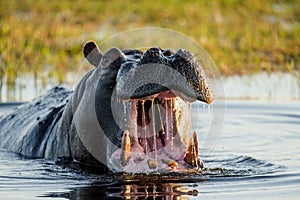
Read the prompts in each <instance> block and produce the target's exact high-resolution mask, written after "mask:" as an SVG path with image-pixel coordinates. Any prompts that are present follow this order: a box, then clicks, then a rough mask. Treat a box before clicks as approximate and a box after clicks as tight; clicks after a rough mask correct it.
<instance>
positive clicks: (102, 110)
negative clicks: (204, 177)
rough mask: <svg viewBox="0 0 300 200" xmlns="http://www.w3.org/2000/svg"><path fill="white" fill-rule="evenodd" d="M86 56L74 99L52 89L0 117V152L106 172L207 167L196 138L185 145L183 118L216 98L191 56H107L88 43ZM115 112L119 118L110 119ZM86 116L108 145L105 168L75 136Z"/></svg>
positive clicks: (156, 51) (103, 148) (153, 52)
mask: <svg viewBox="0 0 300 200" xmlns="http://www.w3.org/2000/svg"><path fill="white" fill-rule="evenodd" d="M83 54H84V57H85V58H86V59H87V61H88V62H89V63H90V64H92V65H93V66H94V67H95V68H94V69H92V70H91V71H89V72H88V73H87V74H86V75H85V76H84V77H83V78H82V80H81V81H80V82H79V84H78V85H77V87H76V88H75V89H74V91H69V90H67V89H65V88H63V87H55V88H53V89H51V90H49V91H48V92H47V93H46V94H45V95H43V96H41V97H39V98H36V99H34V100H33V101H31V102H28V103H25V104H23V105H21V106H19V107H17V108H16V109H14V110H13V111H12V112H11V113H9V114H7V115H4V116H1V117H0V138H1V140H0V148H2V149H6V150H8V151H11V152H15V153H18V154H20V155H22V156H25V157H29V158H46V159H58V158H68V159H70V160H76V161H79V162H81V163H83V164H87V165H95V166H97V167H99V168H103V169H107V166H108V168H109V170H111V171H125V172H148V171H153V170H159V169H162V168H168V169H174V168H176V167H177V168H178V169H182V167H184V168H189V167H190V168H199V167H203V163H202V162H201V161H200V159H198V141H197V137H196V136H197V135H196V133H194V134H192V137H191V138H188V135H189V134H188V132H189V131H190V130H189V123H190V118H187V117H186V116H184V114H182V113H185V110H184V109H185V108H188V107H189V106H187V107H185V106H184V105H186V104H189V102H193V101H195V100H198V101H203V102H205V103H207V104H210V103H211V102H212V95H211V93H210V90H209V88H208V85H207V83H206V80H205V75H204V72H203V70H202V68H201V66H200V65H199V63H198V62H197V61H196V60H195V58H194V56H193V54H192V53H190V52H188V51H186V50H183V49H179V50H177V51H176V52H174V51H173V50H162V49H160V48H150V49H148V50H146V51H145V52H144V53H143V52H142V51H140V50H130V49H128V50H120V49H118V48H111V49H109V50H108V51H106V52H105V53H104V54H103V53H101V52H100V50H99V48H98V47H97V45H96V44H95V43H94V42H93V41H90V42H87V43H86V44H85V46H84V47H83ZM182 105H183V106H182ZM116 108H117V109H118V111H117V113H121V114H120V116H119V115H118V114H117V115H116V114H115V112H114V111H113V110H114V109H116ZM89 109H90V110H94V112H95V117H96V118H97V119H96V121H97V123H98V124H99V125H100V127H101V130H102V131H103V132H104V134H105V136H106V137H107V138H108V140H99V141H96V143H99V144H98V145H99V148H100V151H99V154H103V155H100V157H102V158H103V157H104V158H105V159H104V160H101V162H100V161H99V159H96V158H95V155H94V154H93V153H90V151H89V150H88V148H87V146H86V145H84V144H83V142H82V138H81V137H80V134H79V133H78V132H79V129H80V127H78V119H80V122H81V120H82V121H83V122H82V123H83V124H85V123H86V124H88V123H89V122H90V121H93V120H89V119H90V117H92V114H91V113H89V111H88V110H89ZM122 112H123V114H124V112H125V113H126V114H124V115H122ZM124 117H125V118H126V117H127V118H128V120H127V121H126V123H125V122H124V120H123V122H121V125H120V122H119V121H120V120H119V118H122V119H124ZM84 120H88V121H86V122H85V121H84ZM121 121H122V120H121ZM122 123H123V124H122ZM124 123H125V124H124ZM92 127H93V126H90V128H92ZM145 127H147V131H146V130H145ZM149 127H152V128H149ZM171 129H172V130H171ZM142 134H145V137H143V136H142ZM149 134H150V135H149ZM151 134H153V135H151ZM146 135H147V137H146ZM170 138H173V139H174V138H175V139H174V140H172V141H171V140H170ZM107 141H110V142H107ZM93 142H94V141H93ZM171 143H172V145H170V144H171ZM111 146H113V147H111ZM154 152H155V153H154ZM154 154H155V155H154ZM153 156H154V157H153ZM96 157H97V156H96ZM103 163H104V164H103ZM139 170H140V171H139Z"/></svg>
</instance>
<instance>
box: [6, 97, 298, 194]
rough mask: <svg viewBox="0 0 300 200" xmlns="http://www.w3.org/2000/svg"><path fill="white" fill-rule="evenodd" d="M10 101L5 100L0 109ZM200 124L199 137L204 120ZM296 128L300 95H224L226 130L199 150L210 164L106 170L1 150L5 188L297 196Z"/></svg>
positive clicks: (198, 108) (38, 191) (37, 191)
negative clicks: (189, 168)
mask: <svg viewBox="0 0 300 200" xmlns="http://www.w3.org/2000/svg"><path fill="white" fill-rule="evenodd" d="M13 106H14V105H10V106H9V107H4V106H3V105H2V106H0V114H3V112H4V111H7V110H9V108H12V107H13ZM203 109H204V108H203V106H202V105H201V104H198V105H194V106H193V114H194V116H197V115H195V114H197V113H199V112H201V113H203ZM207 113H209V112H207ZM204 115H205V114H204ZM200 118H201V120H202V119H203V117H201V116H200V117H199V119H200ZM204 118H205V117H204ZM195 120H197V119H195ZM197 124H199V127H198V129H199V131H200V132H199V133H198V134H200V138H201V130H203V131H204V130H205V126H203V125H201V123H197ZM203 124H204V125H205V123H203ZM196 128H197V127H196ZM299 130H300V102H299V101H289V102H286V101H285V102H278V101H277V102H270V101H265V102H263V101H245V100H238V101H234V100H231V101H226V118H225V122H224V126H223V132H222V135H221V136H220V137H219V139H218V141H217V144H216V146H215V147H214V148H213V150H212V151H205V149H202V151H201V152H202V153H203V152H206V153H205V155H202V156H201V155H200V157H202V159H203V160H204V162H205V167H206V168H205V169H204V170H203V171H202V172H199V173H193V174H186V173H171V174H164V175H161V174H154V175H148V176H145V175H124V174H106V175H101V174H100V173H99V172H97V171H93V170H90V169H89V170H86V169H80V168H79V167H78V166H77V164H76V163H73V164H72V165H70V164H65V162H64V161H60V162H56V161H52V160H44V159H26V158H22V157H20V156H18V155H15V154H13V153H9V152H6V151H0V196H1V199H144V198H145V197H147V198H146V199H213V198H215V199H261V198H264V199H283V198H284V199H298V197H299V196H300V148H299V144H300V131H299ZM207 152H208V153H207Z"/></svg>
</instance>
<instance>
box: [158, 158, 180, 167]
mask: <svg viewBox="0 0 300 200" xmlns="http://www.w3.org/2000/svg"><path fill="white" fill-rule="evenodd" d="M161 161H162V162H163V163H165V164H167V165H168V166H169V167H170V168H172V169H174V168H175V167H177V166H178V163H177V162H176V161H174V160H171V159H162V160H161Z"/></svg>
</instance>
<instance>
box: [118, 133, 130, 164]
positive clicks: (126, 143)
mask: <svg viewBox="0 0 300 200" xmlns="http://www.w3.org/2000/svg"><path fill="white" fill-rule="evenodd" d="M129 157H130V137H129V132H128V130H125V131H124V133H123V137H122V147H121V157H120V159H121V163H122V165H123V166H125V165H126V164H127V162H128V160H129Z"/></svg>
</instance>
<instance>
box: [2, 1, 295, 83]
mask: <svg viewBox="0 0 300 200" xmlns="http://www.w3.org/2000/svg"><path fill="white" fill-rule="evenodd" d="M145 26H158V27H165V28H170V29H174V30H176V31H179V32H182V33H184V34H187V35H188V36H190V37H192V38H193V39H195V40H196V41H197V42H199V43H200V44H201V45H202V46H203V47H204V48H205V49H206V50H207V51H208V53H209V54H210V55H211V57H212V58H213V60H214V61H215V63H216V65H217V67H218V69H219V70H220V72H221V74H224V75H233V74H245V73H248V74H249V73H256V72H260V71H267V72H274V71H286V72H291V71H294V70H300V69H299V66H298V65H297V63H298V61H299V54H300V3H297V0H294V1H292V0H286V1H271V0H268V1H259V0H245V1H238V0H220V1H180V0H174V1H166V0H162V1H142V0H140V1H139V0H137V1H125V0H123V1H117V0H110V1H88V2H85V1H76V2H75V1H49V0H47V1H46V0H40V1H33V0H24V1H16V0H4V1H1V2H0V64H1V66H0V80H1V79H2V77H3V76H6V77H7V84H14V81H15V80H16V77H18V75H19V74H21V73H27V72H29V73H33V74H34V75H35V77H39V74H40V72H47V73H48V76H50V77H56V78H58V79H59V81H60V82H63V81H64V78H65V77H64V74H65V73H66V72H68V71H72V70H76V68H78V63H80V61H81V59H82V54H81V48H82V45H83V44H84V42H85V40H88V39H93V38H92V37H94V36H95V35H93V34H94V33H95V32H96V31H98V29H99V27H103V29H105V30H106V31H105V32H104V33H105V34H104V35H103V38H101V39H104V38H106V37H108V36H110V35H112V34H114V33H117V32H121V31H124V30H128V29H132V28H138V27H145ZM101 39H100V40H101ZM99 42H100V41H99ZM128 48H130V47H128Z"/></svg>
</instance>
